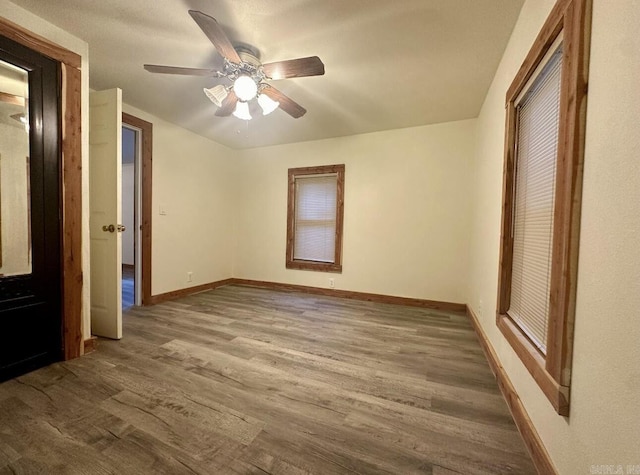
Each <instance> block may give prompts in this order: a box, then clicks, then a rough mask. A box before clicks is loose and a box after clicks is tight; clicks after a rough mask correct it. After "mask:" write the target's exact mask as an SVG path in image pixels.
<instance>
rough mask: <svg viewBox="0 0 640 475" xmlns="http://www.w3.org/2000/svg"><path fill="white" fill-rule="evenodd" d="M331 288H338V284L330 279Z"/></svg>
mask: <svg viewBox="0 0 640 475" xmlns="http://www.w3.org/2000/svg"><path fill="white" fill-rule="evenodd" d="M329 288H330V289H335V288H336V282H335V281H334V280H333V279H329Z"/></svg>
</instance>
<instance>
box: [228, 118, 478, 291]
mask: <svg viewBox="0 0 640 475" xmlns="http://www.w3.org/2000/svg"><path fill="white" fill-rule="evenodd" d="M474 133H475V121H474V120H467V121H460V122H452V123H446V124H439V125H433V126H425V127H415V128H408V129H400V130H393V131H387V132H377V133H372V134H365V135H357V136H351V137H341V138H336V139H328V140H321V141H314V142H304V143H297V144H290V145H282V146H275V147H266V148H259V149H251V150H246V151H243V152H240V153H239V158H238V166H239V170H240V172H239V176H240V180H239V186H238V194H237V201H238V216H237V220H236V226H237V227H236V230H235V236H236V242H237V244H236V250H235V267H234V272H233V275H234V277H238V278H244V279H255V280H267V281H275V282H284V283H291V284H299V285H311V286H316V287H328V279H329V278H334V279H335V286H336V288H337V289H346V290H351V291H361V292H372V293H379V294H386V295H397V296H403V297H415V298H425V299H432V300H440V301H448V302H465V297H466V295H465V288H466V281H465V275H466V269H467V264H468V263H467V250H468V244H467V237H468V231H469V195H468V190H469V185H470V178H471V177H470V175H469V162H470V159H471V157H472V154H473V148H472V147H473V142H474ZM339 163H344V164H345V167H346V171H345V205H344V237H343V270H342V274H327V273H324V272H313V271H302V270H291V269H286V268H285V248H286V229H287V223H286V216H287V169H288V168H292V167H303V166H314V165H329V164H339Z"/></svg>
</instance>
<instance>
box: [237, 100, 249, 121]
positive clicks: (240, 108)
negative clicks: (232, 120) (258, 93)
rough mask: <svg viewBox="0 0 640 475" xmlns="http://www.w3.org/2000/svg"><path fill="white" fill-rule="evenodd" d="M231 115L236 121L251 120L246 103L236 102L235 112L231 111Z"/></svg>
mask: <svg viewBox="0 0 640 475" xmlns="http://www.w3.org/2000/svg"><path fill="white" fill-rule="evenodd" d="M233 115H235V116H236V117H237V118H238V119H242V120H251V114H250V113H249V104H247V103H246V102H242V101H238V103H237V104H236V110H235V111H233Z"/></svg>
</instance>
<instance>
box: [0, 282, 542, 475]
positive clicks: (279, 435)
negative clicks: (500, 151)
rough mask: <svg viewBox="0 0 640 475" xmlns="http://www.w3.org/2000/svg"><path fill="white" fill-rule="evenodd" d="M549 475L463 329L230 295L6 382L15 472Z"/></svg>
mask: <svg viewBox="0 0 640 475" xmlns="http://www.w3.org/2000/svg"><path fill="white" fill-rule="evenodd" d="M4 473H11V474H21V473H25V474H28V473H65V474H75V473H82V474H108V473H117V474H147V473H153V474H156V473H167V474H182V473H185V474H193V473H198V474H253V473H259V474H265V473H268V474H308V473H312V474H343V473H362V474H378V473H392V474H405V473H406V474H410V473H422V474H435V475H451V474H457V473H461V474H503V473H511V474H519V475H524V474H533V473H535V470H534V468H533V465H532V463H531V460H530V458H529V456H528V455H527V452H526V449H525V447H524V444H523V442H522V440H521V438H520V436H519V434H518V432H517V430H516V428H515V425H514V423H513V421H512V419H511V417H510V415H509V413H508V410H507V407H506V404H505V402H504V401H503V399H502V397H501V395H500V393H499V390H498V388H497V385H496V383H495V380H494V378H493V375H492V374H491V372H490V370H489V367H488V365H487V363H486V361H485V359H484V356H483V354H482V351H481V349H480V346H479V344H478V342H477V340H476V337H475V334H474V332H473V329H472V328H471V325H470V323H469V322H468V320H467V318H466V317H465V316H463V315H457V314H451V313H445V312H438V311H434V310H428V309H420V308H412V307H403V306H397V305H386V304H379V303H370V302H359V301H353V300H343V299H337V298H332V297H323V296H312V295H306V294H302V293H293V292H292V293H287V292H275V291H269V290H264V289H256V288H251V287H240V286H227V287H222V288H219V289H216V290H214V291H209V292H204V293H201V294H197V295H193V296H190V297H186V298H182V299H179V300H176V301H172V302H166V303H163V304H160V305H156V306H154V307H145V308H137V307H133V308H131V309H130V310H129V311H128V312H127V313H126V314H125V317H124V338H123V339H122V340H121V341H109V340H102V339H101V340H99V343H98V349H97V351H96V352H94V353H92V354H90V355H88V356H85V357H82V358H79V359H76V360H72V361H69V362H66V363H58V364H54V365H52V366H50V367H47V368H43V369H41V370H38V371H35V372H33V373H30V374H28V375H25V376H22V377H20V378H17V379H14V380H10V381H7V382H5V383H3V384H0V474H4Z"/></svg>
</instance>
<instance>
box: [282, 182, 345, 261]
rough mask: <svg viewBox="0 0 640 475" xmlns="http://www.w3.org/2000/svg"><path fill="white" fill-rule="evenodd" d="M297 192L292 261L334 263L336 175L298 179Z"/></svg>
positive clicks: (296, 183)
mask: <svg viewBox="0 0 640 475" xmlns="http://www.w3.org/2000/svg"><path fill="white" fill-rule="evenodd" d="M295 193H296V195H295V222H294V226H295V240H294V246H293V258H294V259H302V260H307V261H317V262H329V263H333V262H335V250H336V207H337V203H336V199H337V193H338V176H337V174H331V175H315V176H314V175H310V176H304V177H297V178H296V181H295Z"/></svg>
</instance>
